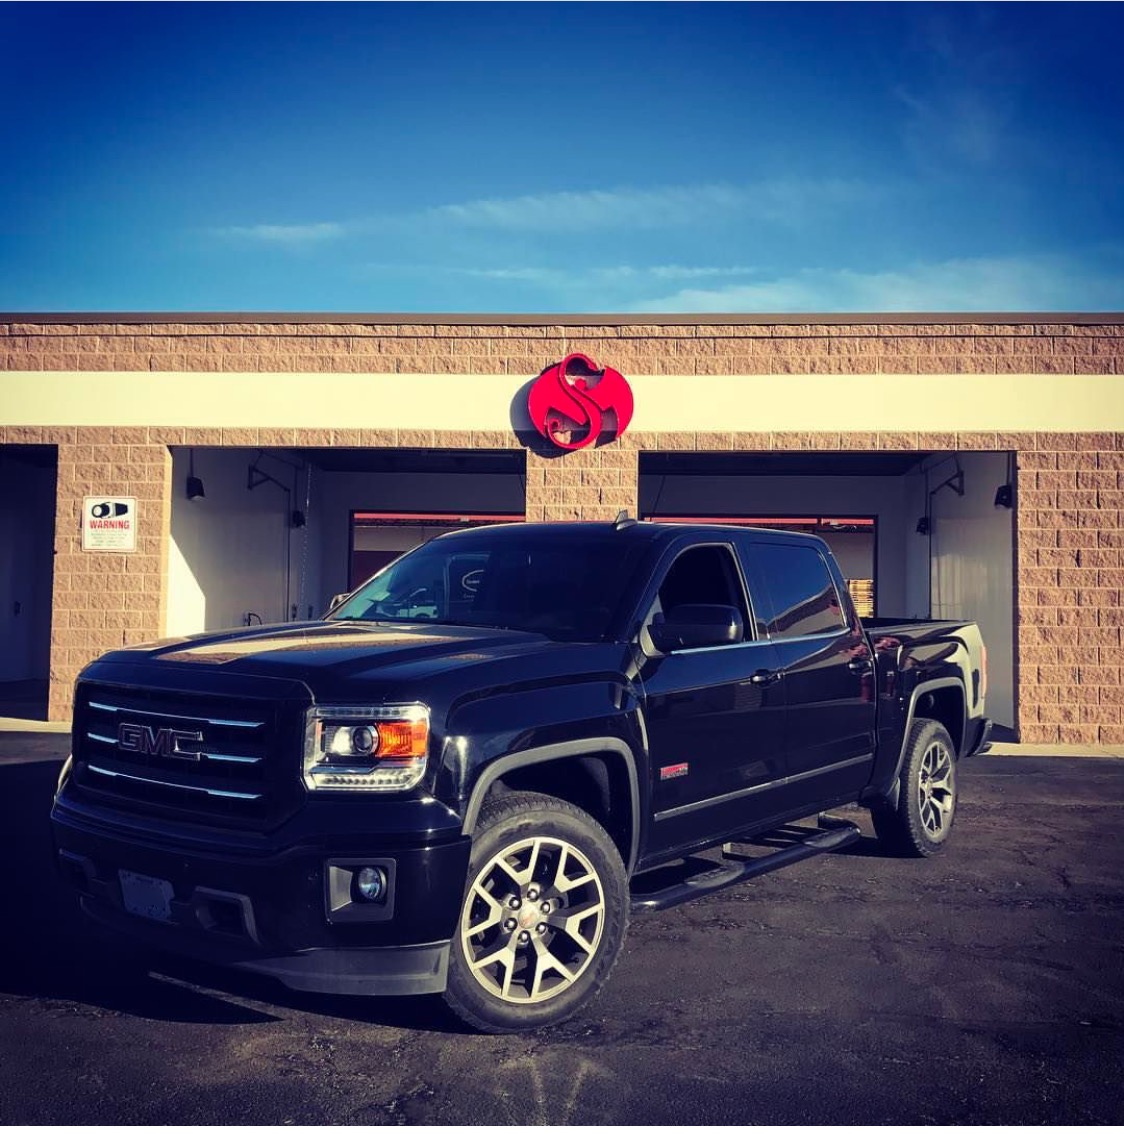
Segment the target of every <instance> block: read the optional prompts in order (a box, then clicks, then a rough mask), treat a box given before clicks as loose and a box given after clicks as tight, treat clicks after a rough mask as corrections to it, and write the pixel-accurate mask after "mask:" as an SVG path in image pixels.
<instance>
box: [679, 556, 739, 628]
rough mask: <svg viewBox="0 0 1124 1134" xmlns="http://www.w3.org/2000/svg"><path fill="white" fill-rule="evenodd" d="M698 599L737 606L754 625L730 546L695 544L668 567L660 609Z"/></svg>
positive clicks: (698, 600)
mask: <svg viewBox="0 0 1124 1134" xmlns="http://www.w3.org/2000/svg"><path fill="white" fill-rule="evenodd" d="M696 602H697V603H719V604H721V605H722V606H733V607H736V608H737V610H738V612H739V613H740V614H741V616H742V621H743V622H744V623H745V625H746V626H747V627H748V626H749V625H750V622H749V617H748V612H747V611H746V608H745V597H744V594H743V591H742V584H741V578H740V577H739V575H738V569H737V566H736V564H735V563H734V557H733V555H732V554H731V552H730V549H729V548H727V547H718V546H715V545H713V544H710V545H707V546H703V547H691V548H688V549H687V550H686V551H684V552H683V554H682V555H680V556H679V558H678V559H676V560H675V562H674V563H673V564H672V565H671V566H670V567H669V568H668V572H667V574H666V575H665V576H664V580H663V583H662V584H661V585H660V590H659V603H660V609H661V610H663V611H664V612H665V613H666V612H667V611H669V610H674V609H675V607H677V606H682V605H683V604H684V603H696Z"/></svg>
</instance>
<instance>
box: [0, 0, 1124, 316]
mask: <svg viewBox="0 0 1124 1134" xmlns="http://www.w3.org/2000/svg"><path fill="white" fill-rule="evenodd" d="M1122 32H1124V7H1122V6H1121V5H1119V4H1113V3H1105V4H1028V5H1024V4H998V5H984V4H979V5H977V4H948V5H945V4H935V5H930V4H903V5H897V4H838V5H836V4H754V3H748V4H742V3H728V4H709V3H695V4H679V3H655V4H651V3H632V4H597V3H582V4H549V3H542V4H521V3H512V4H471V3H466V4H390V3H387V4H359V3H357V4H282V5H274V4H182V5H181V4H174V3H160V4H141V3H138V4H128V5H107V4H96V3H78V4H18V3H7V4H0V44H2V46H3V59H4V63H3V66H2V68H0V99H2V105H3V106H4V107H5V108H6V114H5V129H4V133H3V141H2V142H0V310H7V311H67V310H80V311H114V310H115V311H145V310H149V311H175V310H195V311H304V312H311V311H324V312H362V311H367V312H379V311H382V312H393V311H402V312H423V311H426V312H454V311H456V312H566V311H569V312H653V313H673V312H685V313H690V312H707V311H713V312H719V311H748V312H778V313H780V312H800V311H809V312H830V311H902V310H905V311H909V310H913V311H940V310H943V311H957V310H962V311H972V310H976V311H1019V310H1021V311H1031V310H1044V311H1050V310H1056V311H1105V310H1115V311H1119V310H1124V66H1122V65H1121V62H1120V44H1121V40H1122V34H1121V33H1122Z"/></svg>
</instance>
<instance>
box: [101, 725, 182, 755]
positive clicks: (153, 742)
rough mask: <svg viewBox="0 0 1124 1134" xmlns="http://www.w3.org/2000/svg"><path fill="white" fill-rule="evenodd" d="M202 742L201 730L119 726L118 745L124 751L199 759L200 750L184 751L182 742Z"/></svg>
mask: <svg viewBox="0 0 1124 1134" xmlns="http://www.w3.org/2000/svg"><path fill="white" fill-rule="evenodd" d="M189 741H191V742H194V743H195V744H201V743H202V742H203V734H202V733H201V732H188V731H186V730H184V729H178V728H152V727H150V726H149V725H139V724H128V723H126V724H121V725H118V726H117V747H118V748H120V749H121V751H122V752H139V753H141V755H143V756H175V757H177V758H178V759H180V760H198V759H199V755H200V754H199V753H198V752H184V750H183V749H182V748H180V744H181V743H187V742H189Z"/></svg>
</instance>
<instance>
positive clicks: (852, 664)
mask: <svg viewBox="0 0 1124 1134" xmlns="http://www.w3.org/2000/svg"><path fill="white" fill-rule="evenodd" d="M847 668H848V669H849V670H850V671H851V672H852V673H869V672H870V671H871V669H873V668H874V667H873V666H872V665H871V664H870V658H852V659H851V660H850V661H849V662H848V663H847Z"/></svg>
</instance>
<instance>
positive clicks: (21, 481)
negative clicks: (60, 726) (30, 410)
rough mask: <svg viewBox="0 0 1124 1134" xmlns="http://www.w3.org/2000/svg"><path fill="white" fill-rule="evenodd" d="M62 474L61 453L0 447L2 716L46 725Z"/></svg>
mask: <svg viewBox="0 0 1124 1134" xmlns="http://www.w3.org/2000/svg"><path fill="white" fill-rule="evenodd" d="M57 475H58V447H57V446H55V445H3V446H0V643H3V649H2V650H0V717H19V718H21V719H23V720H46V719H47V687H48V684H49V680H50V672H51V598H52V589H53V586H54V543H55V483H56V479H57Z"/></svg>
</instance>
